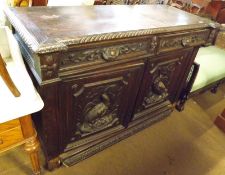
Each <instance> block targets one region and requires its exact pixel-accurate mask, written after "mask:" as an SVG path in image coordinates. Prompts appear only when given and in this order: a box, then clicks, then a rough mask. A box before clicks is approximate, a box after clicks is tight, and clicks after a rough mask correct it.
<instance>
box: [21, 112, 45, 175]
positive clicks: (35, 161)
mask: <svg viewBox="0 0 225 175" xmlns="http://www.w3.org/2000/svg"><path fill="white" fill-rule="evenodd" d="M20 123H21V129H22V132H23V136H24V138H25V139H27V141H26V143H25V151H26V152H27V153H28V154H29V156H30V160H31V164H32V168H33V173H34V174H35V175H39V174H40V173H41V171H40V162H39V154H38V149H39V142H38V140H37V134H36V131H35V129H34V127H33V123H32V120H31V116H30V115H27V116H24V117H21V118H20Z"/></svg>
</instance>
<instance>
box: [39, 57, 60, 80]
mask: <svg viewBox="0 0 225 175" xmlns="http://www.w3.org/2000/svg"><path fill="white" fill-rule="evenodd" d="M58 60H59V58H58V54H51V55H50V54H49V55H42V56H40V61H41V74H42V80H49V79H53V78H57V77H58V69H59V63H58V62H59V61H58Z"/></svg>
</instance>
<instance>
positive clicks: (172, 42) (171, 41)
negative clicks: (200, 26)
mask: <svg viewBox="0 0 225 175" xmlns="http://www.w3.org/2000/svg"><path fill="white" fill-rule="evenodd" d="M207 37H208V31H207V33H206V32H201V33H200V32H199V33H194V34H193V35H181V36H174V37H171V36H168V37H167V36H166V37H163V38H162V39H161V40H160V46H159V52H161V51H169V50H175V49H179V48H183V47H189V46H194V45H200V44H204V43H205V42H206V41H207Z"/></svg>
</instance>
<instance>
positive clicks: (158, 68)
mask: <svg viewBox="0 0 225 175" xmlns="http://www.w3.org/2000/svg"><path fill="white" fill-rule="evenodd" d="M181 60H183V56H182V57H180V58H177V59H174V60H171V61H169V62H165V63H164V64H161V65H158V64H154V63H152V64H151V68H150V72H149V73H150V74H151V77H152V84H151V86H150V87H149V90H148V94H147V95H146V96H145V97H144V100H143V103H142V105H141V106H140V107H139V108H138V112H140V111H141V110H143V109H146V108H148V107H150V106H152V105H154V104H156V103H160V102H162V101H164V100H166V99H167V97H168V95H169V94H168V93H169V92H168V90H169V89H168V88H169V86H170V82H171V81H170V80H171V77H172V76H173V74H174V72H175V70H176V67H177V65H180V64H181Z"/></svg>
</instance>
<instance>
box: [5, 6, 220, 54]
mask: <svg viewBox="0 0 225 175" xmlns="http://www.w3.org/2000/svg"><path fill="white" fill-rule="evenodd" d="M5 13H6V15H7V16H8V18H9V20H10V22H11V23H12V25H13V26H14V28H15V29H16V30H17V32H18V33H19V34H20V36H21V37H22V39H23V40H24V41H25V43H26V44H27V45H28V47H29V48H30V49H31V50H32V51H33V52H35V53H39V54H43V53H48V52H54V51H59V50H66V49H67V48H68V47H67V46H68V45H72V44H73V45H74V44H81V43H91V42H97V41H104V40H111V39H119V38H127V37H134V36H143V35H149V34H156V33H164V32H173V31H180V30H187V29H196V28H205V27H208V26H210V25H212V24H213V22H212V21H209V20H207V19H204V18H200V17H198V16H195V15H192V14H189V13H187V12H184V11H181V10H179V9H176V8H173V7H170V6H166V5H141V6H123V5H122V6H113V5H109V6H74V7H25V8H22V7H20V8H8V9H6V10H5ZM213 25H216V24H213Z"/></svg>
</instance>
